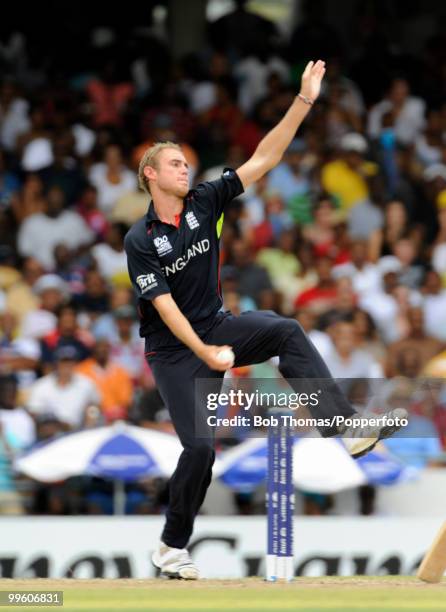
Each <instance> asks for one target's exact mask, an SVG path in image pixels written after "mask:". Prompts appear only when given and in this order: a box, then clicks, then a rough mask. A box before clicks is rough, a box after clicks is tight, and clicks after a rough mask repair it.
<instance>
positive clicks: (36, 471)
mask: <svg viewBox="0 0 446 612" xmlns="http://www.w3.org/2000/svg"><path fill="white" fill-rule="evenodd" d="M181 451H182V447H181V444H180V442H179V440H178V438H177V437H176V436H172V435H169V434H166V433H163V432H160V431H155V430H153V429H146V428H143V427H135V426H132V425H127V424H125V423H122V422H118V423H115V424H114V425H112V426H110V427H99V428H97V429H91V430H87V431H81V432H79V433H73V434H67V435H65V436H62V437H60V438H58V439H56V440H54V441H52V442H48V443H47V444H42V445H39V446H38V447H36V448H34V449H32V450H30V451H29V452H28V453H26V454H25V455H23V456H21V457H19V458H18V459H17V460H16V461H15V464H14V467H15V469H16V470H17V471H18V472H21V473H22V474H26V475H27V476H29V477H30V478H33V479H34V480H38V481H40V482H57V481H60V480H65V479H66V478H69V477H70V476H77V475H81V474H90V475H95V476H101V477H105V478H111V479H113V481H114V483H115V496H114V497H115V513H117V514H120V513H122V511H123V507H124V503H125V494H124V485H123V483H124V482H132V481H134V480H137V479H139V478H141V477H144V476H145V477H153V476H166V477H169V476H171V474H172V473H173V471H174V470H175V467H176V465H177V462H178V457H179V456H180V453H181Z"/></svg>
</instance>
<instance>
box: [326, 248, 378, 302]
mask: <svg viewBox="0 0 446 612" xmlns="http://www.w3.org/2000/svg"><path fill="white" fill-rule="evenodd" d="M350 253H351V261H349V262H347V263H344V264H341V265H338V266H335V267H334V268H333V277H334V278H341V277H343V276H348V277H349V278H351V279H352V283H353V289H354V291H355V293H357V294H358V295H359V296H361V295H363V294H367V293H369V294H371V293H375V292H376V291H380V289H381V273H380V271H379V268H378V267H377V266H376V265H374V264H372V263H370V262H369V261H368V245H367V242H366V241H365V240H355V241H354V242H353V243H352V244H351V249H350Z"/></svg>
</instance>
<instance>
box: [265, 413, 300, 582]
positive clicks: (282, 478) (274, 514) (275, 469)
mask: <svg viewBox="0 0 446 612" xmlns="http://www.w3.org/2000/svg"><path fill="white" fill-rule="evenodd" d="M269 414H270V415H271V416H273V415H275V416H278V417H279V418H278V419H275V420H274V419H272V420H271V422H272V423H276V424H274V425H271V426H270V427H269V429H268V477H267V493H266V505H267V524H268V537H267V554H266V560H265V562H266V580H268V581H270V582H275V581H278V580H285V581H290V580H292V579H293V578H294V554H293V518H294V486H293V432H292V429H291V427H290V426H289V425H288V424H287V423H289V422H290V419H282V418H280V417H281V416H283V415H287V414H288V411H286V410H284V409H283V408H282V409H272V410H270V411H269Z"/></svg>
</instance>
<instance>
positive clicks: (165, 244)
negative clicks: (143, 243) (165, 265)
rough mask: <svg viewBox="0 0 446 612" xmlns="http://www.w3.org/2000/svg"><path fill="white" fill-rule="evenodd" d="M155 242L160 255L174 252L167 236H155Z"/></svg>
mask: <svg viewBox="0 0 446 612" xmlns="http://www.w3.org/2000/svg"><path fill="white" fill-rule="evenodd" d="M153 244H154V245H155V248H156V252H157V253H158V255H159V256H160V257H162V256H163V255H167V254H168V253H171V252H172V249H173V247H172V245H171V244H170V242H169V238H168V237H167V236H158V237H157V238H154V239H153Z"/></svg>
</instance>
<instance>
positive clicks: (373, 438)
mask: <svg viewBox="0 0 446 612" xmlns="http://www.w3.org/2000/svg"><path fill="white" fill-rule="evenodd" d="M357 416H358V417H359V418H361V419H364V418H370V419H376V418H378V417H377V416H373V415H367V416H366V415H357ZM384 416H385V417H386V418H387V419H392V420H393V422H394V423H393V424H389V425H381V426H379V425H375V424H372V425H369V426H367V425H366V426H361V425H357V426H355V425H351V426H350V427H346V428H345V429H344V430H343V431H340V433H341V437H342V441H343V443H344V446H345V448H346V449H347V451H348V452H349V453H350V455H351V456H352V457H353V458H354V459H359V457H362V456H363V455H365V454H366V453H368V452H370V451H371V450H373V449H374V448H375V446H376V444H377V443H378V442H379V441H380V440H384V439H385V438H390V436H393V434H394V433H396V432H397V431H398V430H399V429H401V427H402V424H401V421H402V420H403V419H407V417H408V413H407V410H405V409H404V408H395V409H394V410H390V411H389V412H387V413H386V414H385V415H384Z"/></svg>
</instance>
